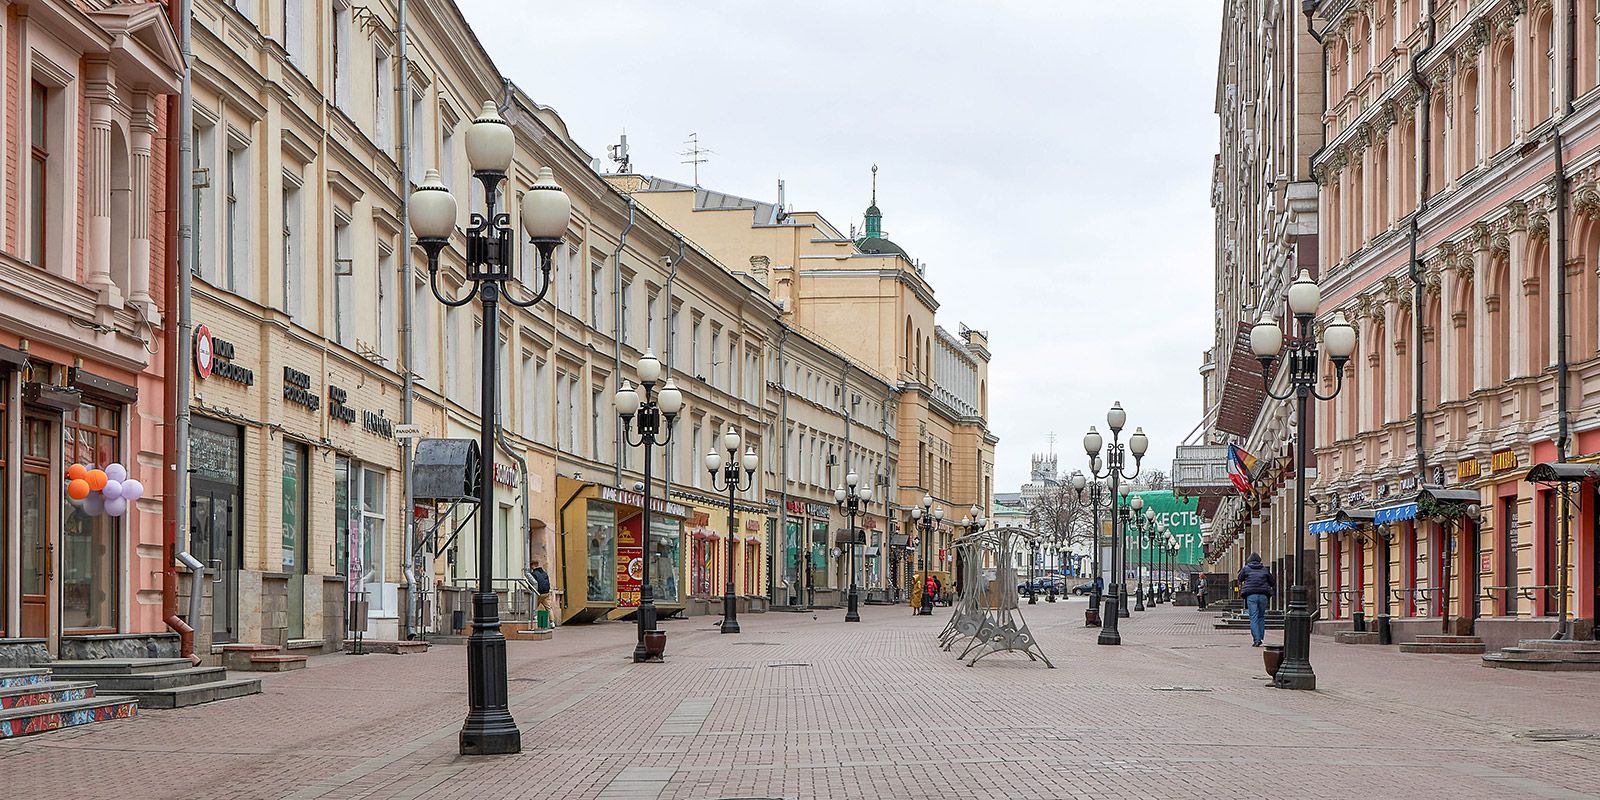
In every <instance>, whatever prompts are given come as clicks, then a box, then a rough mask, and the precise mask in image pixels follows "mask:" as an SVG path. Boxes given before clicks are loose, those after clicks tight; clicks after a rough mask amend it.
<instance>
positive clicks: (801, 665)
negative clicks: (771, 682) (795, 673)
mask: <svg viewBox="0 0 1600 800" xmlns="http://www.w3.org/2000/svg"><path fill="white" fill-rule="evenodd" d="M767 666H769V667H809V666H811V665H810V664H806V663H802V662H798V661H797V662H794V663H792V664H768V665H767Z"/></svg>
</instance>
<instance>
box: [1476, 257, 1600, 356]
mask: <svg viewBox="0 0 1600 800" xmlns="http://www.w3.org/2000/svg"><path fill="white" fill-rule="evenodd" d="M1524 263H1525V266H1524V267H1523V272H1524V273H1525V274H1526V275H1527V277H1526V278H1525V279H1524V280H1523V282H1522V286H1521V287H1513V288H1515V289H1518V291H1515V292H1514V294H1515V296H1516V297H1517V299H1518V302H1521V303H1522V319H1523V334H1522V339H1523V341H1526V342H1527V343H1528V344H1527V354H1528V370H1527V374H1529V375H1538V374H1539V373H1541V372H1543V371H1544V368H1545V367H1547V366H1549V365H1550V303H1551V295H1553V294H1554V292H1547V291H1544V287H1545V286H1546V284H1545V276H1546V275H1548V274H1549V273H1550V248H1549V246H1548V245H1547V243H1546V242H1545V241H1544V240H1542V239H1541V240H1536V241H1534V242H1533V243H1532V244H1530V245H1529V247H1528V260H1527V261H1526V262H1524ZM1568 288H1569V289H1570V288H1571V287H1570V285H1569V287H1568ZM1570 308H1571V307H1570V306H1569V309H1570ZM1567 319H1568V325H1569V326H1571V327H1577V323H1578V321H1579V320H1581V319H1584V318H1583V317H1572V316H1568V318H1567ZM1588 320H1589V322H1588V324H1590V325H1592V324H1593V320H1594V317H1589V318H1588ZM1507 341H1508V342H1509V340H1507ZM1492 344H1493V345H1494V346H1495V347H1496V348H1497V349H1498V348H1500V347H1502V346H1505V347H1509V344H1507V345H1501V343H1500V342H1499V341H1495V342H1493V343H1492Z"/></svg>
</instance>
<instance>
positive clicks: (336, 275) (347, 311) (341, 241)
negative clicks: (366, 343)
mask: <svg viewBox="0 0 1600 800" xmlns="http://www.w3.org/2000/svg"><path fill="white" fill-rule="evenodd" d="M350 253H351V244H350V220H349V219H347V218H345V217H344V216H343V215H336V216H335V218H334V220H333V338H334V341H337V342H338V343H339V344H342V345H344V346H345V347H349V346H350V345H351V342H352V341H353V340H354V335H355V331H354V330H353V329H354V327H355V318H354V309H352V308H351V304H352V302H353V295H354V294H355V288H354V287H353V286H352V285H351V281H352V280H353V279H354V275H353V273H354V272H355V264H354V260H353V259H352V258H351V257H350Z"/></svg>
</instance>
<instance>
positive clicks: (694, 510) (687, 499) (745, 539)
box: [673, 492, 768, 616]
mask: <svg viewBox="0 0 1600 800" xmlns="http://www.w3.org/2000/svg"><path fill="white" fill-rule="evenodd" d="M673 498H674V499H676V500H679V501H681V502H682V503H684V504H685V505H687V506H688V508H689V516H688V518H687V519H686V520H685V524H684V529H685V532H686V535H687V540H688V543H689V563H688V573H689V577H688V587H689V591H688V600H687V606H688V612H687V613H688V614H689V615H690V616H697V615H703V614H721V613H722V601H723V596H724V595H725V594H726V593H727V582H728V576H729V575H730V572H731V574H732V576H733V584H734V586H733V592H734V597H735V598H736V600H737V602H738V609H737V610H738V611H739V612H741V613H742V612H746V611H764V610H766V606H767V600H766V596H765V593H766V583H765V573H766V569H765V564H764V557H763V553H764V550H763V548H762V546H761V540H762V537H761V532H762V531H763V530H766V528H767V524H768V518H767V509H766V508H765V507H762V506H757V505H754V504H750V503H737V502H736V503H735V504H734V507H733V511H734V517H733V522H734V530H733V531H731V532H730V531H728V530H726V529H727V527H728V505H727V501H726V500H724V499H721V498H712V497H709V496H703V495H698V494H693V493H689V492H677V493H674V494H673ZM730 537H731V538H732V548H731V553H732V556H731V560H730V556H729V554H730V547H729V538H730Z"/></svg>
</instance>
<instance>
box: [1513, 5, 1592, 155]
mask: <svg viewBox="0 0 1600 800" xmlns="http://www.w3.org/2000/svg"><path fill="white" fill-rule="evenodd" d="M1590 19H1591V20H1592V19H1593V17H1592V16H1591V17H1590ZM1551 34H1552V28H1551V14H1550V11H1549V9H1546V10H1544V11H1542V12H1540V13H1539V15H1538V16H1537V17H1535V18H1534V20H1533V26H1532V31H1531V36H1532V41H1531V42H1529V47H1528V83H1529V86H1528V93H1527V103H1526V105H1527V109H1528V124H1529V127H1532V126H1535V125H1538V124H1539V123H1541V122H1544V121H1545V120H1547V119H1549V118H1550V114H1551V113H1552V112H1553V111H1554V110H1555V91H1556V51H1555V37H1554V36H1552V35H1551ZM1580 69H1581V67H1580Z"/></svg>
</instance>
